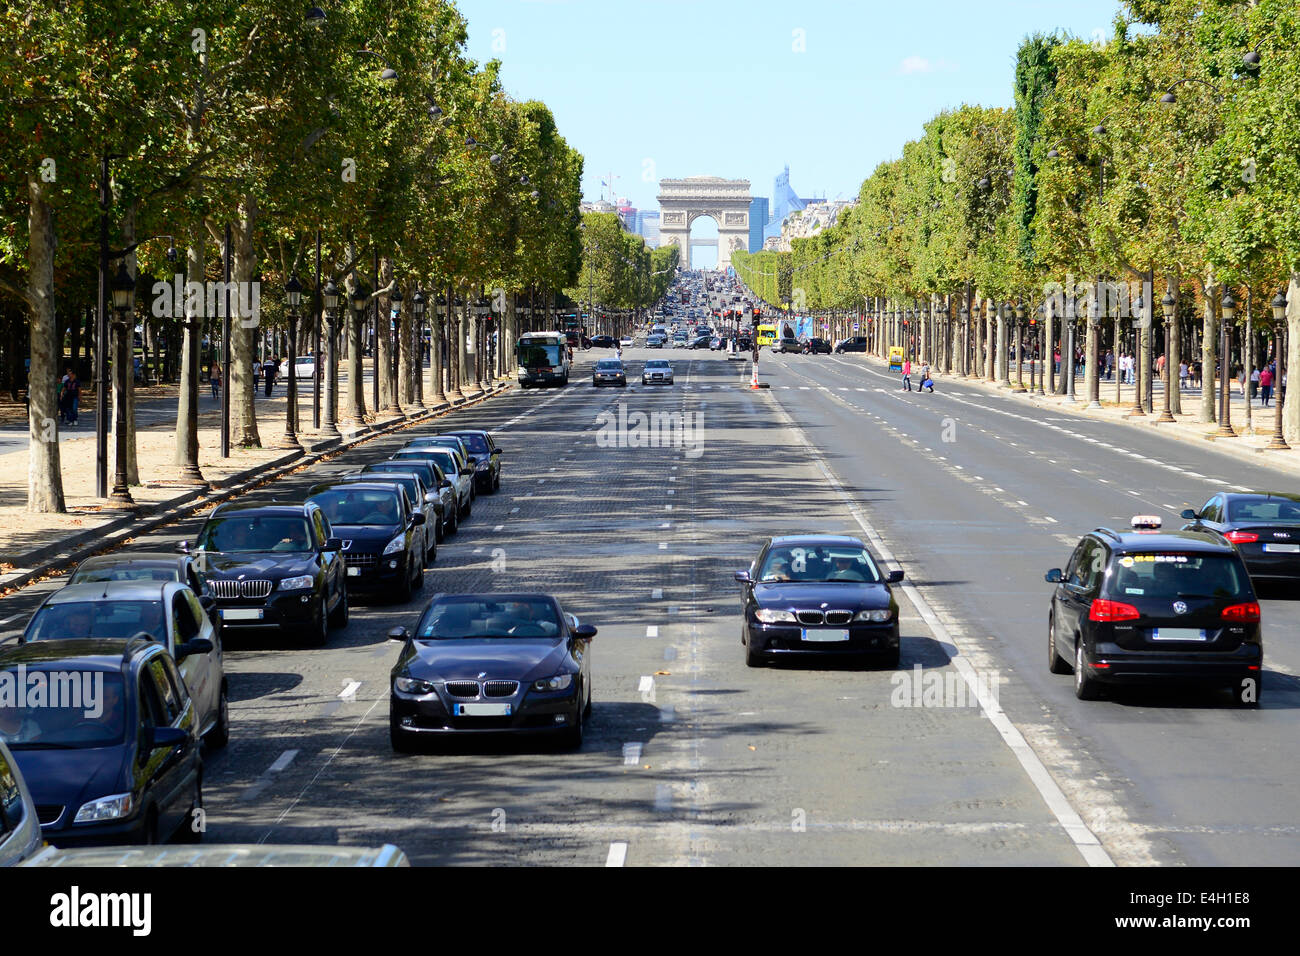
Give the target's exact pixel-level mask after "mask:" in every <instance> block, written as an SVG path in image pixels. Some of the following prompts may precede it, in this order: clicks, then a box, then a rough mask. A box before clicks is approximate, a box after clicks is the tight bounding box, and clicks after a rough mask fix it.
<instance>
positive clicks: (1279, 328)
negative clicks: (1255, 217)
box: [1246, 54, 1291, 451]
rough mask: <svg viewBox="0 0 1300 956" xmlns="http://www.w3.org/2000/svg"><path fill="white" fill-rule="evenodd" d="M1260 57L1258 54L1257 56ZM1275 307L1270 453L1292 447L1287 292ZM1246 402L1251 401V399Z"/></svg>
mask: <svg viewBox="0 0 1300 956" xmlns="http://www.w3.org/2000/svg"><path fill="white" fill-rule="evenodd" d="M1257 55H1258V54H1257ZM1270 305H1272V307H1273V354H1274V356H1275V358H1276V361H1277V369H1276V370H1275V371H1274V372H1273V388H1274V389H1275V390H1276V391H1277V393H1278V395H1279V398H1278V399H1277V400H1276V401H1275V402H1274V403H1273V405H1274V411H1273V437H1272V438H1270V439H1269V440H1268V445H1267V446H1266V447H1267V449H1268V450H1269V451H1286V450H1287V449H1288V448H1290V447H1291V446H1290V445H1288V444H1287V443H1286V438H1284V437H1283V435H1282V399H1281V397H1280V396H1281V394H1282V375H1283V373H1284V372H1285V365H1284V364H1283V362H1284V359H1283V355H1284V352H1283V348H1282V346H1283V344H1284V343H1285V338H1284V335H1285V332H1286V324H1285V323H1286V290H1285V289H1279V290H1278V293H1277V295H1275V296H1273V301H1272V302H1271V303H1270ZM1246 401H1250V399H1249V398H1247V399H1246Z"/></svg>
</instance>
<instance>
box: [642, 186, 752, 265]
mask: <svg viewBox="0 0 1300 956" xmlns="http://www.w3.org/2000/svg"><path fill="white" fill-rule="evenodd" d="M749 203H750V195H749V180H748V179H722V178H721V177H719V176H688V177H687V178H686V179H661V180H659V243H660V245H668V244H669V243H676V244H677V246H678V247H679V248H680V249H681V250H682V253H681V255H682V259H681V261H682V266H683V268H690V265H691V241H690V239H691V223H693V222H694V221H695V220H696V219H698V218H699V217H700V216H711V217H712V218H713V219H714V221H715V222H717V224H718V268H719V269H725V268H726V267H727V266H728V265H730V264H731V254H732V253H733V252H734V251H735V250H737V249H748V248H749ZM711 244H712V241H711V240H696V241H695V245H711Z"/></svg>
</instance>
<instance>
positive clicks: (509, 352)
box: [500, 292, 519, 376]
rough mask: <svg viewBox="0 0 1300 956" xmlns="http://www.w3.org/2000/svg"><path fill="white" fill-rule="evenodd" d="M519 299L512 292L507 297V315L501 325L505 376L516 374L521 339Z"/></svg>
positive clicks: (501, 347) (502, 358)
mask: <svg viewBox="0 0 1300 956" xmlns="http://www.w3.org/2000/svg"><path fill="white" fill-rule="evenodd" d="M517 306H518V299H517V297H516V295H515V293H513V292H511V293H510V295H509V296H507V297H506V314H505V318H504V320H503V321H502V324H501V333H502V334H501V344H500V349H501V363H502V364H501V368H502V370H503V374H505V375H507V376H512V375H514V374H515V342H517V341H518V339H519V313H518V312H517V311H516V309H517Z"/></svg>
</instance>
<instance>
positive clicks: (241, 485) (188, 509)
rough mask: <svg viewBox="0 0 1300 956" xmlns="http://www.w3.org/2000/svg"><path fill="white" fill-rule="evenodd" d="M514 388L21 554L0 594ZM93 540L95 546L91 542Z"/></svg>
mask: <svg viewBox="0 0 1300 956" xmlns="http://www.w3.org/2000/svg"><path fill="white" fill-rule="evenodd" d="M510 387H511V385H510V383H503V384H501V385H496V386H493V387H491V388H489V389H488V391H486V392H483V393H481V394H478V395H475V396H474V397H473V398H472V399H466V400H464V401H462V402H459V403H457V404H455V405H452V404H449V403H446V402H444V403H442V404H440V405H437V406H434V407H432V408H426V409H424V410H422V411H420V412H416V413H415V414H413V415H410V416H403V417H401V418H394V419H391V420H386V421H385V423H384V424H382V425H381V426H380V427H378V428H372V429H370V430H369V431H365V432H360V433H358V434H357V435H356V436H355V437H353V438H350V439H345V438H327V439H323V440H322V441H319V442H313V443H311V444H310V445H308V444H307V443H305V442H304V444H303V450H302V451H290V452H288V453H286V454H284V455H281V456H280V457H278V458H274V459H272V460H271V461H269V462H264V463H263V464H260V465H256V466H254V467H252V468H247V469H245V470H243V471H240V472H236V473H234V474H232V475H229V476H227V477H226V478H224V479H221V482H220V485H218V484H217V483H215V482H214V483H213V485H212V490H210V491H206V492H205V491H201V490H199V489H193V490H190V491H183V492H182V493H180V494H178V495H176V496H174V497H172V498H168V499H166V500H164V501H161V502H159V503H158V504H156V505H151V506H149V508H148V510H147V513H142V514H138V515H130V516H128V517H125V518H119V519H117V520H115V521H110V522H107V523H105V524H102V525H100V526H99V527H96V528H91V529H89V530H87V531H82V532H78V533H77V534H75V535H72V536H70V537H67V538H63V539H62V540H60V541H59V542H58V543H57V544H52V545H49V546H47V547H44V548H38V549H37V550H35V551H30V552H28V553H27V554H22V555H18V556H17V557H16V558H14V559H13V561H14V564H15V565H18V567H16V568H15V570H13V571H9V572H6V573H5V574H3V575H0V594H2V593H6V592H9V591H16V590H19V589H21V588H24V587H26V586H27V585H29V584H31V583H32V582H33V581H36V580H38V579H40V578H42V577H45V576H46V575H48V574H50V573H52V572H54V571H57V570H60V569H62V568H65V567H68V566H70V565H74V564H78V563H80V562H81V561H83V560H85V559H86V558H88V557H90V556H91V555H93V554H98V553H99V552H101V551H104V550H107V549H111V548H113V547H115V546H118V545H121V544H123V543H124V542H126V541H128V540H130V539H131V538H134V537H138V536H139V535H141V534H147V533H148V532H150V531H153V530H154V529H155V528H159V527H162V526H163V525H167V524H171V523H173V522H175V521H178V520H180V519H182V518H187V517H189V516H190V515H192V514H194V513H196V512H198V511H201V510H203V509H204V508H207V507H210V506H211V505H215V504H218V503H220V502H222V501H225V500H227V499H230V498H234V497H236V496H237V495H239V494H241V493H243V492H246V491H251V490H252V489H253V488H257V487H259V486H261V485H264V484H267V483H269V482H272V481H275V480H276V479H278V478H281V477H283V476H284V475H285V474H287V473H288V472H291V471H296V470H298V469H299V468H301V467H303V466H304V465H311V464H315V463H316V462H318V461H321V460H323V459H326V458H331V457H333V456H334V455H336V454H339V453H341V452H343V451H347V450H348V449H350V448H353V447H354V446H356V445H361V444H364V443H365V442H367V441H369V440H370V439H372V438H377V437H379V436H380V435H387V434H389V433H390V432H395V431H400V430H402V429H403V428H408V427H410V426H412V425H416V424H420V423H422V422H426V421H429V420H431V419H434V418H439V417H441V416H442V415H445V414H447V413H448V412H450V411H452V410H453V409H455V408H462V407H465V406H467V405H469V404H473V403H477V402H479V401H482V400H485V399H488V398H493V397H495V396H497V395H500V394H501V393H503V392H505V391H508V390H509V389H510ZM300 440H301V439H300ZM308 449H310V450H308ZM89 542H94V543H93V544H89Z"/></svg>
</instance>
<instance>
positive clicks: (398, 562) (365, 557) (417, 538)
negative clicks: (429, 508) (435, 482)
mask: <svg viewBox="0 0 1300 956" xmlns="http://www.w3.org/2000/svg"><path fill="white" fill-rule="evenodd" d="M307 501H308V502H309V503H314V504H316V505H318V506H319V507H320V509H321V511H323V512H324V513H325V517H326V518H327V519H329V523H330V527H331V528H332V529H333V533H334V534H335V535H336V536H337V537H338V538H340V539H342V542H343V548H342V554H343V560H344V562H345V564H346V566H347V578H348V590H349V591H356V592H358V593H364V592H370V593H372V594H373V593H381V594H386V595H390V596H392V597H395V598H396V599H397V601H398V602H399V603H405V602H407V601H409V600H410V599H411V593H412V592H413V591H422V590H424V540H425V538H424V515H423V514H422V513H421V512H420V511H418V510H416V509H415V508H414V506H413V505H412V504H411V500H410V498H408V497H407V494H406V490H405V489H404V488H402V487H401V486H400V485H393V484H386V483H384V482H383V481H356V482H353V481H327V482H322V483H321V484H319V485H313V486H312V488H311V490H310V491H309V492H308V494H307Z"/></svg>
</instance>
